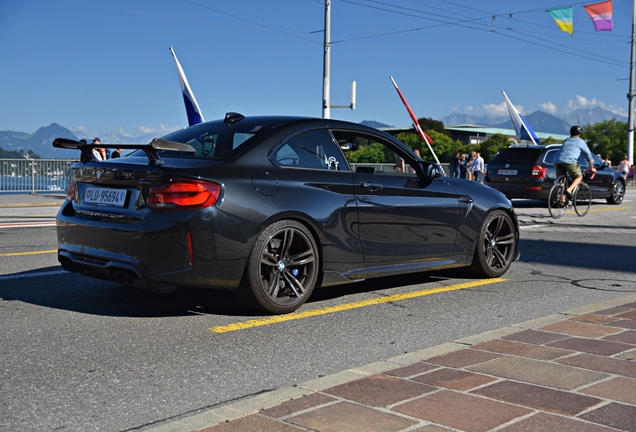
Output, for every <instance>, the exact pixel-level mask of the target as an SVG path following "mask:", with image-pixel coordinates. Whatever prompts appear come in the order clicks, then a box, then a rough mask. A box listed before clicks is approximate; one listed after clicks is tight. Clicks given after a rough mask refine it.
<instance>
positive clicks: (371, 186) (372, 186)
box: [361, 181, 384, 192]
mask: <svg viewBox="0 0 636 432" xmlns="http://www.w3.org/2000/svg"><path fill="white" fill-rule="evenodd" d="M361 186H362V187H363V188H365V189H367V190H368V191H369V192H374V191H377V190H380V189H382V188H383V187H384V186H382V185H381V184H379V183H376V182H374V181H365V182H363V183H362V184H361Z"/></svg>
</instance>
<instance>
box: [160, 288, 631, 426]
mask: <svg viewBox="0 0 636 432" xmlns="http://www.w3.org/2000/svg"><path fill="white" fill-rule="evenodd" d="M152 430H153V431H156V432H163V431H186V430H191V431H201V432H235V431H236V432H238V431H241V432H244V431H249V432H253V431H268V432H278V431H290V432H291V431H308V430H309V431H334V432H335V431H338V432H342V431H365V432H368V431H386V432H393V431H418V432H441V431H457V430H460V431H470V432H473V431H474V432H480V431H506V432H512V431H514V432H517V431H573V432H574V431H576V432H587V431H590V432H592V431H616V430H621V431H636V295H632V296H629V297H625V298H622V299H616V300H612V301H608V302H604V303H600V304H596V305H591V306H587V307H584V308H580V309H577V310H574V311H568V312H563V313H561V314H556V315H551V316H548V317H545V318H541V319H538V320H534V321H529V322H526V323H522V324H518V325H514V326H510V327H505V328H502V329H499V330H496V331H492V332H488V333H484V334H480V335H476V336H472V337H469V338H464V339H461V340H457V341H454V342H451V343H447V344H444V345H440V346H437V347H434V348H429V349H425V350H422V351H419V352H416V353H409V354H405V355H402V356H399V357H395V358H392V359H388V360H387V361H384V362H379V363H374V364H371V365H367V366H364V367H361V368H356V369H351V370H348V371H344V372H341V373H338V374H334V375H330V376H328V377H324V378H319V379H316V380H312V381H308V382H306V383H303V384H301V385H299V386H296V387H291V388H283V389H279V390H276V391H273V392H269V393H266V394H262V395H259V396H256V397H254V398H251V399H247V400H244V401H240V402H237V403H234V404H231V405H226V406H222V407H219V408H216V409H212V410H209V411H206V412H203V413H200V414H197V415H194V416H191V417H186V418H183V419H179V420H175V421H172V422H168V423H165V424H161V425H157V426H156V427H154V428H152Z"/></svg>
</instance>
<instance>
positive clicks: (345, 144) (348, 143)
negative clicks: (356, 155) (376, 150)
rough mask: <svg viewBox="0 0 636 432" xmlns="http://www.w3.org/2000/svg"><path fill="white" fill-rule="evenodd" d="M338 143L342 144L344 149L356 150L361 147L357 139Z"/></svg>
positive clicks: (341, 146)
mask: <svg viewBox="0 0 636 432" xmlns="http://www.w3.org/2000/svg"><path fill="white" fill-rule="evenodd" d="M338 144H340V148H341V149H342V150H343V151H356V150H358V148H359V146H358V143H357V142H355V141H342V142H339V143H338Z"/></svg>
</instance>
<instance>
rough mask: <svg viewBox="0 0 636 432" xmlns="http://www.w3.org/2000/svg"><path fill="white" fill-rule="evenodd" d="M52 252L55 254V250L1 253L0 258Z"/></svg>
mask: <svg viewBox="0 0 636 432" xmlns="http://www.w3.org/2000/svg"><path fill="white" fill-rule="evenodd" d="M54 252H57V249H51V250H41V251H33V252H12V253H3V254H0V257H11V256H23V255H38V254H46V253H54Z"/></svg>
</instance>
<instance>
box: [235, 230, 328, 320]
mask: <svg viewBox="0 0 636 432" xmlns="http://www.w3.org/2000/svg"><path fill="white" fill-rule="evenodd" d="M319 268H320V254H319V253H318V246H317V245H316V241H315V240H314V238H313V236H312V235H311V233H310V232H309V230H308V229H307V228H306V227H305V226H304V225H303V224H301V223H299V222H296V221H292V220H282V221H279V222H275V223H273V224H272V225H270V226H269V227H267V228H266V229H265V230H264V231H263V232H262V233H261V235H260V236H259V238H258V240H257V241H256V243H255V244H254V247H253V248H252V252H251V253H250V256H249V258H248V262H247V267H246V274H245V280H244V282H243V283H242V284H241V286H240V287H239V288H238V289H237V293H236V294H237V297H238V299H239V300H240V301H241V302H243V303H244V304H245V305H246V306H248V307H250V308H253V309H257V310H260V311H264V312H269V313H275V314H283V313H289V312H293V311H295V310H296V309H298V308H299V307H300V306H302V304H303V303H305V302H306V301H307V299H308V298H309V296H310V295H311V293H312V291H313V289H314V287H315V285H316V281H317V279H318V272H319Z"/></svg>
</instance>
